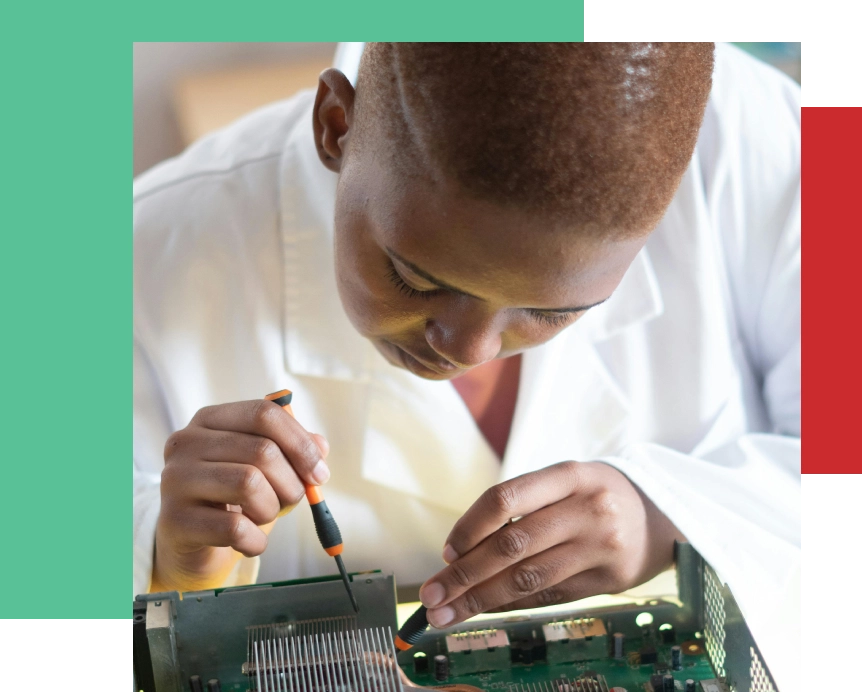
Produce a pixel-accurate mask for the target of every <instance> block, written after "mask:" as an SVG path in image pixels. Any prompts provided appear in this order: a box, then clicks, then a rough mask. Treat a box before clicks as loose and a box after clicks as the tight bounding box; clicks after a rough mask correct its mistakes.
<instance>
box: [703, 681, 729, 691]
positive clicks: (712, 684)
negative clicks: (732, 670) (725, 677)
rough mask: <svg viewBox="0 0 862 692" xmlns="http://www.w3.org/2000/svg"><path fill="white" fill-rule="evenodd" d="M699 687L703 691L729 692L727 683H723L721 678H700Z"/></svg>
mask: <svg viewBox="0 0 862 692" xmlns="http://www.w3.org/2000/svg"><path fill="white" fill-rule="evenodd" d="M700 688H701V690H703V692H729V691H728V688H727V685H725V684H724V683H723V682H721V680H715V679H712V680H701V681H700Z"/></svg>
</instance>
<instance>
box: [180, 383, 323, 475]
mask: <svg viewBox="0 0 862 692" xmlns="http://www.w3.org/2000/svg"><path fill="white" fill-rule="evenodd" d="M194 422H195V423H197V424H198V425H200V426H202V427H205V428H209V429H210V430H230V431H233V432H242V433H248V434H250V435H259V436H260V437H265V438H268V439H270V440H272V441H273V442H275V443H276V444H277V445H278V446H279V448H280V449H281V451H282V454H284V456H285V458H287V460H288V462H290V465H291V466H292V467H293V468H294V469H295V470H296V473H297V474H298V475H299V477H300V479H302V481H303V482H304V483H308V484H310V485H321V484H323V483H325V482H326V481H327V480H329V469H328V468H327V466H326V462H325V461H323V457H322V455H321V452H320V449H319V448H318V446H317V443H316V442H315V439H314V437H313V436H312V435H311V433H310V432H308V431H307V430H306V429H305V428H303V427H302V426H301V425H300V424H299V423H297V422H296V420H295V419H294V418H293V416H291V415H290V414H289V413H288V412H287V411H285V410H284V409H282V408H281V407H280V406H279V405H278V404H274V403H272V402H271V401H267V400H266V399H256V400H254V401H239V402H236V403H231V404H220V405H219V406H208V407H206V408H202V409H201V410H200V411H198V412H197V413H196V414H195V417H194Z"/></svg>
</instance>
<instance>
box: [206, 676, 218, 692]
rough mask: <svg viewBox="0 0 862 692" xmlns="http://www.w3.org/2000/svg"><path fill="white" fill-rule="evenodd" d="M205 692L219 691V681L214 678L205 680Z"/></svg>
mask: <svg viewBox="0 0 862 692" xmlns="http://www.w3.org/2000/svg"><path fill="white" fill-rule="evenodd" d="M207 692H221V683H219V681H218V680H216V679H215V678H213V679H212V680H207Z"/></svg>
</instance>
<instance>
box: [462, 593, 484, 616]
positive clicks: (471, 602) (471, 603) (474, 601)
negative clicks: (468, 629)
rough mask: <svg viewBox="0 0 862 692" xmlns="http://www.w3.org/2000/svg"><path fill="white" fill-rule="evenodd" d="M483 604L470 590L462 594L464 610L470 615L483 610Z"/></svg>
mask: <svg viewBox="0 0 862 692" xmlns="http://www.w3.org/2000/svg"><path fill="white" fill-rule="evenodd" d="M484 610H485V605H484V604H483V602H482V599H481V598H479V597H478V596H477V595H476V594H475V593H473V592H472V591H468V592H467V593H465V594H464V611H465V613H469V614H470V615H478V614H479V613H481V612H484Z"/></svg>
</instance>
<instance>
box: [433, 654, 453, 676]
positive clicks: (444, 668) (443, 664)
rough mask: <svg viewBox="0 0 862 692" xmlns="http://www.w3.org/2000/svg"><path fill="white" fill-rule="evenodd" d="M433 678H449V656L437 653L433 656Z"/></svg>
mask: <svg viewBox="0 0 862 692" xmlns="http://www.w3.org/2000/svg"><path fill="white" fill-rule="evenodd" d="M434 679H435V680H440V681H442V680H448V679H449V657H448V656H447V655H446V654H438V655H437V656H435V657H434Z"/></svg>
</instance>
